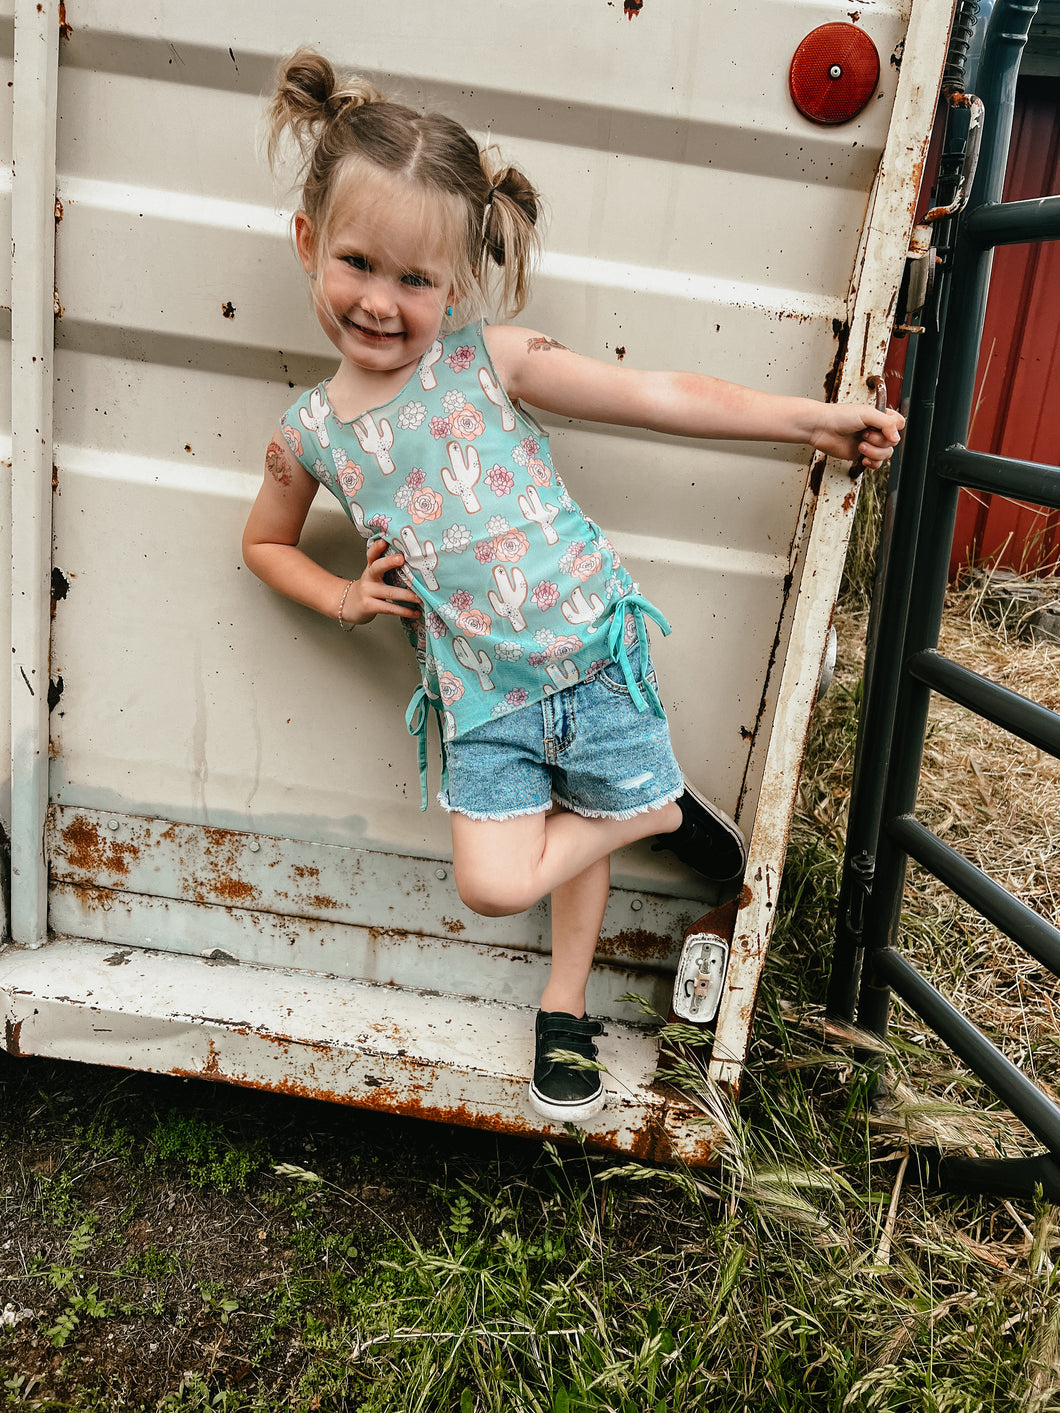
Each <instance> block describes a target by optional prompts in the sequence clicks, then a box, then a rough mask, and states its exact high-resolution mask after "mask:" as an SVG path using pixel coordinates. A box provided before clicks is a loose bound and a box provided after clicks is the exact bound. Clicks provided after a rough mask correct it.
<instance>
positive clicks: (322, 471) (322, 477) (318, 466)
mask: <svg viewBox="0 0 1060 1413" xmlns="http://www.w3.org/2000/svg"><path fill="white" fill-rule="evenodd" d="M313 475H314V476H315V477H316V478H317V480H318V481H320V482H322V484H323V485H325V486H330V485H331V483H332V481H334V479H335V478H334V476H332V474H331V472H330V471H329V470H328V468H327V467H326V466H325V465H324V463H323V462H322V461H321V459H320V457H319V456H318V457H317V459H316V460H315V461H314V462H313Z"/></svg>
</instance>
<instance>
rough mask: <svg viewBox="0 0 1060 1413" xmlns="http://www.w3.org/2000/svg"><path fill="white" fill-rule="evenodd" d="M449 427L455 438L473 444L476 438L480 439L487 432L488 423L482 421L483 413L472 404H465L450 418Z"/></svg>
mask: <svg viewBox="0 0 1060 1413" xmlns="http://www.w3.org/2000/svg"><path fill="white" fill-rule="evenodd" d="M449 426H450V428H451V429H452V433H453V436H454V437H459V438H460V439H461V440H462V441H465V442H471V441H474V440H475V438H476V437H480V436H481V435H482V433H483V432H484V431H485V430H486V423H485V422H484V421H483V419H482V413H481V412H480V411H479V410H478V408H477V407H474V406H472V404H471V403H470V402H465V403H464V405H463V407H461V408H460V409H459V411H457V412H454V413H452V415H451V416H450V418H449Z"/></svg>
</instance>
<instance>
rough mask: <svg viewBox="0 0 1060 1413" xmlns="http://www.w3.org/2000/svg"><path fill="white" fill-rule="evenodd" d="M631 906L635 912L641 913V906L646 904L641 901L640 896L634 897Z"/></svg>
mask: <svg viewBox="0 0 1060 1413" xmlns="http://www.w3.org/2000/svg"><path fill="white" fill-rule="evenodd" d="M629 906H630V907H631V908H632V909H633V911H634V912H635V913H639V912H640V910H641V908H642V907H643V906H644V904H643V903H642V902H641V900H640V899H639V898H634V899H633V901H632V903H630V905H629Z"/></svg>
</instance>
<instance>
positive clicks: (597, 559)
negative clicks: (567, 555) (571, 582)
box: [568, 554, 604, 584]
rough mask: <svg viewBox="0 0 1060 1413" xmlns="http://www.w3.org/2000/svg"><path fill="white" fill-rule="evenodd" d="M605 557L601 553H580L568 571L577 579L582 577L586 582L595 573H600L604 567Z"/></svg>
mask: <svg viewBox="0 0 1060 1413" xmlns="http://www.w3.org/2000/svg"><path fill="white" fill-rule="evenodd" d="M603 564H604V559H603V555H600V554H580V555H579V556H578V558H577V559H576V560H575V561H574V563H573V564H572V565H571V568H570V570H569V571H568V572H569V573H570V574H572V575H573V576H574V577H575V578H576V579H580V580H581V581H582V583H583V584H584V583H585V581H586V580H587V579H591V578H592V577H593V575H594V574H599V572H600V570H601V569H602V568H603Z"/></svg>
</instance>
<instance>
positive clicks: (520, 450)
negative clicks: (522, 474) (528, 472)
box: [512, 437, 541, 466]
mask: <svg viewBox="0 0 1060 1413" xmlns="http://www.w3.org/2000/svg"><path fill="white" fill-rule="evenodd" d="M540 450H541V448H540V446H539V445H538V442H537V438H536V437H524V438H523V439H522V441H521V442H520V443H519V445H518V446H513V447H512V460H513V461H514V462H515V464H516V466H529V464H530V461H531V458H532V457H535V456H536V455H537V453H538V452H539V451H540Z"/></svg>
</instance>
